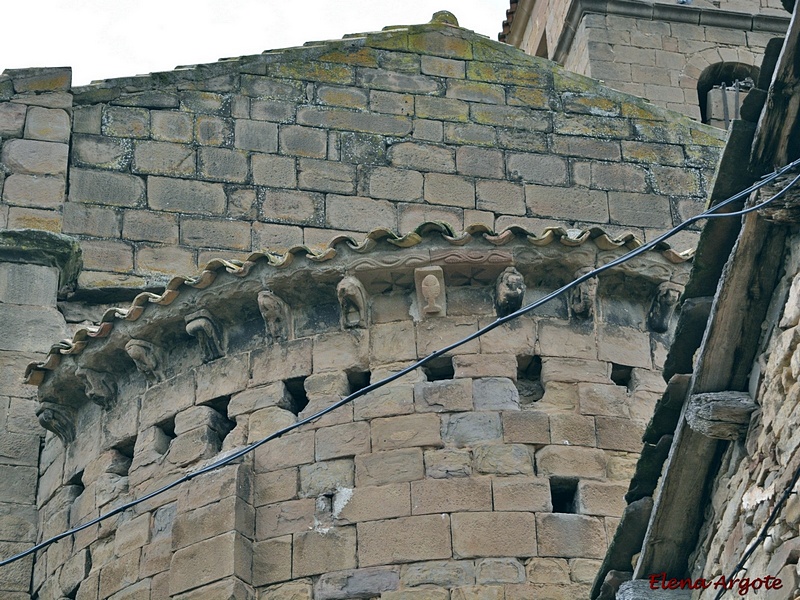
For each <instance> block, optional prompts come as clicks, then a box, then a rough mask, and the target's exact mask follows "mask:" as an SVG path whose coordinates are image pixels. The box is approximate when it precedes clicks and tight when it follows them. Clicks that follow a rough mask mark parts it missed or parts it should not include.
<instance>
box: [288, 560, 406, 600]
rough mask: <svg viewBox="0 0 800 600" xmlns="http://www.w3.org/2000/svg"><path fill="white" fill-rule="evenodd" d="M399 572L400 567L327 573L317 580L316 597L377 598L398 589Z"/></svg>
mask: <svg viewBox="0 0 800 600" xmlns="http://www.w3.org/2000/svg"><path fill="white" fill-rule="evenodd" d="M399 571H400V569H399V568H398V567H372V568H369V569H355V570H348V571H338V572H336V573H326V574H324V575H323V576H322V577H320V578H319V579H318V580H317V583H316V585H315V587H314V597H315V598H317V599H318V600H345V599H347V598H371V597H373V596H375V597H377V595H380V594H381V592H386V591H389V590H394V589H397V587H398V585H399V579H400V577H399ZM298 600H300V599H298Z"/></svg>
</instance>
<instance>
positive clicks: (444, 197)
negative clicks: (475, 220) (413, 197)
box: [423, 173, 475, 208]
mask: <svg viewBox="0 0 800 600" xmlns="http://www.w3.org/2000/svg"><path fill="white" fill-rule="evenodd" d="M423 196H424V198H425V201H426V202H430V203H431V204H446V205H448V206H461V207H464V208H475V184H474V183H473V182H472V181H471V180H469V179H466V178H464V177H460V176H458V175H442V174H439V173H427V174H426V175H425V191H424V194H423Z"/></svg>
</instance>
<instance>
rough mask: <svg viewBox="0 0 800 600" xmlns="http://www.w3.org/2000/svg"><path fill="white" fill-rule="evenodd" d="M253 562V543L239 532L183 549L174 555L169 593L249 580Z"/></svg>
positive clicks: (170, 571) (173, 593) (170, 572)
mask: <svg viewBox="0 0 800 600" xmlns="http://www.w3.org/2000/svg"><path fill="white" fill-rule="evenodd" d="M252 561H253V549H252V542H250V541H249V540H247V539H246V538H245V537H244V536H242V535H240V534H238V533H236V532H230V533H226V534H223V535H219V536H217V537H215V538H211V539H208V540H204V541H202V542H198V543H197V544H193V545H191V546H188V547H187V548H182V549H180V550H178V551H177V552H175V554H173V555H172V562H171V564H170V570H169V593H170V594H171V595H175V594H178V593H180V592H183V591H186V590H189V589H191V588H195V587H198V586H200V585H204V584H206V583H211V582H213V581H217V580H219V579H222V578H223V577H231V576H235V577H238V578H240V579H243V580H245V581H250V577H251V573H252ZM115 563H116V561H115ZM115 563H112V564H115ZM101 587H102V575H101Z"/></svg>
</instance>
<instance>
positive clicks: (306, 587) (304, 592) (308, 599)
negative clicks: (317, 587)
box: [261, 579, 314, 600]
mask: <svg viewBox="0 0 800 600" xmlns="http://www.w3.org/2000/svg"><path fill="white" fill-rule="evenodd" d="M313 598H314V592H313V588H312V587H311V580H310V579H302V580H300V581H290V582H288V583H282V584H280V585H275V586H270V587H267V588H264V589H263V590H261V600H313Z"/></svg>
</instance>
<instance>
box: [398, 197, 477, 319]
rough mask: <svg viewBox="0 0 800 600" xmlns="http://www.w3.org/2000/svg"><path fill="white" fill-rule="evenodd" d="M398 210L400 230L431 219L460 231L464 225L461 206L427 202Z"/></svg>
mask: <svg viewBox="0 0 800 600" xmlns="http://www.w3.org/2000/svg"><path fill="white" fill-rule="evenodd" d="M397 211H398V212H397V220H398V222H399V227H398V231H413V230H414V229H415V228H417V227H418V226H419V225H422V224H423V223H428V222H431V221H444V222H445V223H449V224H450V225H452V226H453V228H454V229H456V230H459V231H460V230H461V229H463V227H464V211H463V209H461V208H455V207H449V206H430V205H427V204H400V205H398V207H397ZM437 320H438V319H437Z"/></svg>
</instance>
